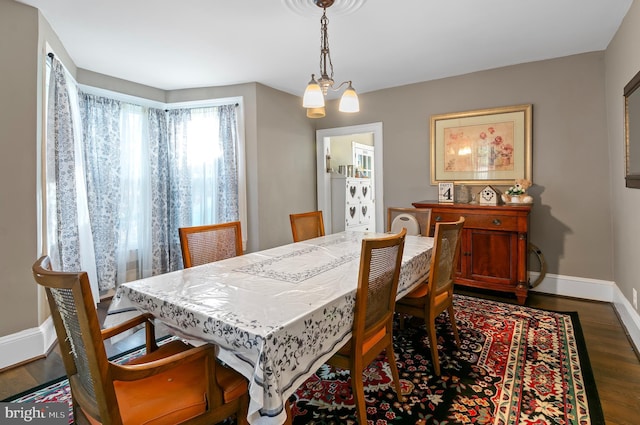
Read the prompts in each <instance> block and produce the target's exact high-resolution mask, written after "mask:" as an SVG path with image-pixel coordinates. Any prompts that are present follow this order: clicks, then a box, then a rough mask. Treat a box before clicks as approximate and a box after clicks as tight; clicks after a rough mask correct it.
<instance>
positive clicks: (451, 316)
mask: <svg viewBox="0 0 640 425" xmlns="http://www.w3.org/2000/svg"><path fill="white" fill-rule="evenodd" d="M447 311H448V312H449V320H450V321H451V328H453V336H454V337H455V338H456V345H457V346H458V347H460V335H458V325H456V315H455V313H454V312H453V305H450V306H449V308H448V309H447Z"/></svg>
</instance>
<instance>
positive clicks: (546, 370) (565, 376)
mask: <svg viewBox="0 0 640 425" xmlns="http://www.w3.org/2000/svg"><path fill="white" fill-rule="evenodd" d="M455 310H456V320H457V323H458V330H459V332H460V338H461V342H462V344H461V347H460V348H457V347H456V345H455V342H454V341H453V334H452V332H451V329H450V325H449V323H448V320H447V317H446V314H442V315H441V316H440V318H439V321H438V323H437V334H438V346H439V353H440V364H441V370H442V374H441V376H440V377H437V376H435V375H434V374H433V367H432V362H431V354H430V349H429V342H428V338H427V334H426V332H425V331H424V326H423V325H421V323H420V322H418V321H411V322H410V323H407V326H406V327H405V329H404V330H400V329H396V330H395V331H394V332H395V339H396V344H395V347H396V349H395V352H396V356H397V357H398V368H399V369H400V375H401V380H402V387H403V393H404V395H405V401H404V402H403V403H400V402H398V400H397V398H396V395H395V392H394V391H393V387H392V385H391V379H390V377H391V372H390V370H389V367H388V363H387V362H386V360H385V358H384V357H381V358H379V359H378V360H376V361H375V362H374V363H372V364H371V365H370V366H369V368H368V369H367V370H366V371H365V374H364V376H363V378H364V379H365V392H366V394H365V398H366V400H367V416H368V424H367V425H384V424H412V425H413V424H418V425H422V424H439V425H443V424H494V425H507V424H524V425H542V424H563V425H566V424H575V425H589V424H604V423H605V422H604V418H603V414H602V408H601V406H600V401H599V399H598V393H597V390H596V386H595V382H594V379H593V374H592V371H591V367H590V365H589V359H588V356H587V351H586V347H585V344H584V339H583V336H582V330H581V328H580V323H579V321H578V316H577V314H576V313H558V312H551V311H545V310H538V309H532V308H528V307H523V306H517V305H512V304H505V303H500V302H495V301H488V300H482V299H478V298H473V297H466V296H461V295H456V297H455ZM142 352H143V349H139V350H135V351H132V352H128V353H126V354H125V355H121V356H120V357H119V358H118V359H117V361H126V360H128V359H130V358H132V357H135V356H137V355H140V354H141V353H142ZM3 401H12V402H18V403H19V402H61V401H65V402H68V403H69V404H70V405H71V396H70V391H69V386H68V382H67V380H66V379H65V378H60V379H58V380H56V381H54V382H50V383H48V384H45V385H42V386H40V387H38V388H34V389H33V390H30V391H27V392H25V393H22V394H18V395H16V396H13V397H11V398H9V399H7V400H3ZM290 401H291V402H292V403H293V404H292V412H293V415H294V418H293V423H294V425H303V424H304V425H307V424H315V425H337V424H355V423H356V413H355V405H354V401H353V398H352V396H351V382H350V377H349V373H348V372H347V371H343V370H340V369H334V368H332V367H329V366H327V365H325V366H323V367H322V368H320V369H319V370H318V371H316V373H315V374H314V375H313V376H312V377H310V378H309V379H308V380H307V381H306V382H305V383H304V384H303V385H302V386H300V388H298V389H297V390H296V392H295V393H294V395H293V396H292V397H291V399H290Z"/></svg>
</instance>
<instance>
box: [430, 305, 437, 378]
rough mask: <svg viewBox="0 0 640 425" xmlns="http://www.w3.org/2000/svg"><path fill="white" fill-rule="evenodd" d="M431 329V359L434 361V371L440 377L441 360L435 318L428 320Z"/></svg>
mask: <svg viewBox="0 0 640 425" xmlns="http://www.w3.org/2000/svg"><path fill="white" fill-rule="evenodd" d="M428 321H429V323H428V328H429V344H430V345H431V359H432V360H433V369H434V371H435V373H436V375H437V376H440V358H439V357H438V337H437V336H436V321H435V318H433V317H430V318H429V319H428Z"/></svg>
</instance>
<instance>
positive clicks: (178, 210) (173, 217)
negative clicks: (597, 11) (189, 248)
mask: <svg viewBox="0 0 640 425" xmlns="http://www.w3.org/2000/svg"><path fill="white" fill-rule="evenodd" d="M190 119H191V110H190V109H173V110H170V111H168V112H167V142H168V144H169V146H168V157H169V164H171V168H170V174H169V188H168V189H169V192H168V200H167V202H168V209H169V211H168V222H169V223H168V224H169V227H168V230H169V264H170V266H171V267H170V268H171V270H177V269H179V268H181V266H182V251H181V249H180V236H179V235H178V229H179V228H180V227H183V226H190V225H191V207H192V204H191V176H190V173H189V162H188V159H189V158H188V155H187V152H188V143H187V139H188V137H187V136H188V123H189V120H190Z"/></svg>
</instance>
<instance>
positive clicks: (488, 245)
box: [413, 201, 531, 304]
mask: <svg viewBox="0 0 640 425" xmlns="http://www.w3.org/2000/svg"><path fill="white" fill-rule="evenodd" d="M413 206H414V207H416V208H431V229H430V235H433V230H434V228H435V223H437V222H439V221H441V222H446V221H456V220H458V218H460V216H462V217H464V218H465V223H464V228H463V230H462V240H461V242H460V251H461V252H460V262H459V264H458V273H457V277H456V280H455V283H456V284H459V285H465V286H471V287H476V288H484V289H490V290H494V291H503V292H513V293H514V294H515V295H516V297H517V299H518V302H519V303H520V304H524V302H525V300H526V298H527V291H528V290H529V271H528V264H527V262H528V257H529V256H528V248H529V242H528V235H527V234H528V231H529V213H530V212H531V205H518V206H512V205H478V204H441V203H438V202H437V201H420V202H414V203H413Z"/></svg>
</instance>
